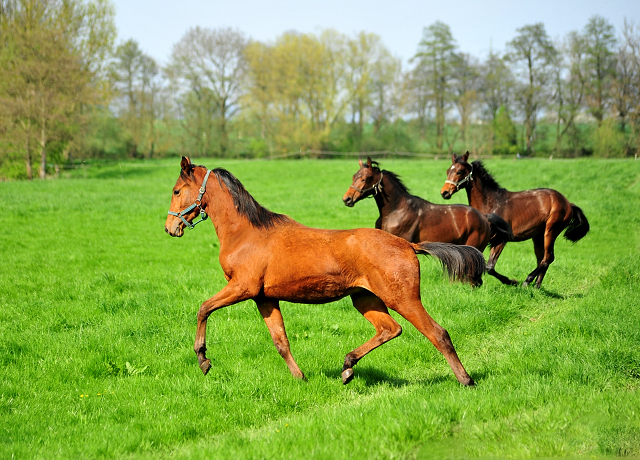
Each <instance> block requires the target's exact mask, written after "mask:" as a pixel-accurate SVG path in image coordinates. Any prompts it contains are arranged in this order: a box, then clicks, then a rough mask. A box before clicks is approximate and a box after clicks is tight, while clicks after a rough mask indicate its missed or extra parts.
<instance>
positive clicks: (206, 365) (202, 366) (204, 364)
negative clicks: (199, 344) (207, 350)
mask: <svg viewBox="0 0 640 460" xmlns="http://www.w3.org/2000/svg"><path fill="white" fill-rule="evenodd" d="M200 369H201V370H202V373H203V374H204V375H207V372H209V369H211V360H209V359H205V360H204V361H202V362H201V363H200Z"/></svg>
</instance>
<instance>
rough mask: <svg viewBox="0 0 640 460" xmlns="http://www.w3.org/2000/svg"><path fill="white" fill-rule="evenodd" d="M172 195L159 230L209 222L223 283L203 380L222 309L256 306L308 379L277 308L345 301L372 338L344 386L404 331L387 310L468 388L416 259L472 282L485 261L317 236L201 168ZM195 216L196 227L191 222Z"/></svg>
mask: <svg viewBox="0 0 640 460" xmlns="http://www.w3.org/2000/svg"><path fill="white" fill-rule="evenodd" d="M180 166H181V171H180V177H179V178H178V180H177V181H176V184H175V186H174V187H173V196H172V198H171V207H170V211H169V216H168V217H167V222H166V224H165V231H166V232H167V233H169V234H170V235H171V236H182V235H183V233H184V228H185V227H186V226H189V227H192V226H194V225H195V224H196V223H198V222H200V221H202V220H203V219H205V218H206V217H207V215H209V216H210V217H211V221H212V222H213V225H214V227H215V230H216V233H217V235H218V239H219V241H220V256H219V258H220V259H219V260H220V265H221V266H222V269H223V271H224V274H225V278H226V279H227V285H226V286H225V287H224V288H223V289H222V290H221V291H220V292H218V293H217V294H216V295H214V296H213V297H211V298H210V299H208V300H206V301H205V302H204V303H203V304H202V306H201V307H200V310H199V311H198V324H197V330H196V340H195V346H194V350H195V352H196V355H197V357H198V363H199V365H200V369H201V370H202V372H203V373H204V374H206V373H207V372H208V371H209V369H210V368H211V361H210V360H209V359H207V357H206V356H205V351H206V346H205V335H206V334H205V331H206V324H207V318H208V317H209V315H210V314H211V313H212V312H213V311H214V310H217V309H219V308H223V307H227V306H229V305H233V304H235V303H238V302H241V301H244V300H248V299H252V300H254V301H255V303H256V305H257V307H258V310H259V311H260V313H261V314H262V317H263V318H264V321H265V323H266V325H267V328H268V329H269V332H270V334H271V338H272V339H273V342H274V344H275V346H276V349H277V350H278V352H279V353H280V355H281V356H282V357H283V358H284V360H285V362H286V363H287V366H288V367H289V370H290V371H291V374H293V376H294V377H298V378H301V379H304V378H305V377H304V374H303V373H302V371H301V370H300V368H299V367H298V364H297V363H296V362H295V360H294V359H293V356H292V355H291V350H290V347H289V340H288V339H287V335H286V332H285V328H284V322H283V319H282V314H281V313H280V307H279V301H280V300H285V301H288V302H296V303H306V304H323V303H327V302H332V301H335V300H338V299H340V298H343V297H346V296H351V300H352V302H353V306H354V307H355V308H356V309H357V310H358V311H359V312H360V313H361V314H362V315H363V316H364V317H365V318H366V319H367V320H368V321H369V322H371V324H372V325H373V327H374V328H375V330H376V333H375V335H374V336H373V338H371V339H370V340H368V341H367V342H365V343H364V344H362V345H361V346H359V347H358V348H356V349H355V350H353V351H351V352H350V353H348V354H347V355H346V356H345V359H344V366H343V369H342V381H343V383H345V384H346V383H349V382H350V381H351V379H352V378H353V369H352V368H353V366H354V365H355V364H356V363H357V362H358V361H359V360H360V359H361V358H362V357H364V356H365V355H366V354H367V353H369V352H370V351H371V350H373V349H375V348H376V347H379V346H380V345H382V344H383V343H385V342H387V341H389V340H391V339H393V338H394V337H397V336H398V335H400V333H401V332H402V329H401V327H400V325H399V324H398V323H397V322H396V321H395V320H394V319H393V318H392V317H391V315H389V311H388V310H387V308H390V309H392V310H394V311H396V312H398V313H399V314H400V315H401V316H403V317H404V318H406V319H407V321H409V322H410V323H411V324H413V325H414V326H415V327H416V328H417V329H418V330H419V331H420V332H421V333H422V334H424V335H425V336H426V337H427V338H428V339H429V340H430V341H431V343H433V345H434V346H435V347H436V348H437V349H438V350H439V351H440V352H441V353H442V354H443V355H444V357H445V359H446V360H447V362H448V363H449V365H450V366H451V369H452V370H453V373H454V374H455V376H456V378H457V379H458V381H459V382H460V383H462V384H463V385H473V380H472V379H471V377H470V376H469V374H467V372H466V370H465V369H464V367H463V366H462V363H461V362H460V360H459V359H458V355H457V353H456V351H455V349H454V347H453V343H452V342H451V339H450V337H449V334H448V333H447V331H446V330H445V329H443V328H442V327H441V326H440V325H439V324H438V323H436V322H435V320H433V318H431V316H430V315H429V314H428V313H427V312H426V310H425V309H424V307H423V305H422V302H421V300H420V264H419V263H418V259H417V257H416V254H426V255H431V256H434V257H436V258H437V259H439V260H440V261H441V262H442V264H443V266H444V268H445V269H446V270H447V272H448V273H449V276H451V277H452V278H454V279H459V280H463V281H464V280H467V281H472V282H473V281H474V280H478V279H479V278H480V277H481V276H482V273H483V272H484V269H485V263H484V258H483V257H482V254H481V253H480V252H479V251H478V250H476V249H475V248H473V247H470V246H453V245H448V244H438V243H433V244H412V243H409V242H407V241H405V240H403V239H402V238H398V237H396V236H393V235H391V234H389V233H386V232H383V231H380V230H376V229H356V230H320V229H315V228H309V227H305V226H304V225H302V224H299V223H298V222H296V221H294V220H293V219H291V218H290V217H288V216H285V215H282V214H276V213H274V212H271V211H269V210H267V209H266V208H264V207H262V206H261V205H260V204H258V202H257V201H256V200H255V199H254V198H253V197H252V196H251V195H250V194H249V193H248V192H247V191H246V189H245V188H244V187H243V186H242V184H241V183H240V181H239V180H238V179H236V178H235V177H234V176H233V175H232V174H231V173H230V172H228V171H226V170H224V169H220V168H216V169H213V170H207V168H205V167H203V166H195V165H192V164H191V161H190V160H189V158H186V157H183V158H182V161H181V164H180ZM198 213H200V216H201V220H200V221H198V222H196V223H193V220H194V219H195V218H196V216H197V215H198Z"/></svg>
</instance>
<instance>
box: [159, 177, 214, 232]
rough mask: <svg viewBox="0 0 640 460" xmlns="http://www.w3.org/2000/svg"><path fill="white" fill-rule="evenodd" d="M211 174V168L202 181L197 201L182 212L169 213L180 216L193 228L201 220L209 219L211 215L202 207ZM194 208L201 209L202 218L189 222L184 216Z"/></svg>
mask: <svg viewBox="0 0 640 460" xmlns="http://www.w3.org/2000/svg"><path fill="white" fill-rule="evenodd" d="M209 174H211V170H210V169H207V175H206V176H204V180H203V181H202V187H200V190H199V194H198V198H196V201H195V202H194V203H193V204H192V205H191V206H189V207H187V208H185V209H183V210H182V211H180V212H173V211H169V214H170V215H172V216H176V217H179V218H180V220H182V222H184V224H185V225H186V226H187V227H189V228H190V229H191V228H194V227H195V226H196V225H198V224H199V223H200V222H202V221H203V220H207V218H208V217H209V216H207V213H206V212H204V209H202V195H204V192H205V190H206V189H207V181H208V180H209ZM193 208H198V209H200V220H199V221H197V222H194V223H191V222H189V221H188V220H187V219H185V218H184V216H185V215H186V214H188V213H189V212H191V210H192V209H193Z"/></svg>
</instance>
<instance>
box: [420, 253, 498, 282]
mask: <svg viewBox="0 0 640 460" xmlns="http://www.w3.org/2000/svg"><path fill="white" fill-rule="evenodd" d="M412 246H413V250H414V251H415V252H416V254H426V255H430V256H433V257H435V258H436V259H438V260H440V262H442V267H443V268H444V270H445V271H446V272H447V274H448V275H449V278H450V279H451V280H454V281H466V282H468V283H470V284H471V285H472V286H481V285H482V275H483V274H484V272H485V270H486V267H487V265H486V263H485V261H484V257H483V256H482V253H481V252H480V251H478V250H477V249H476V248H474V247H473V246H457V245H455V244H449V243H418V244H412Z"/></svg>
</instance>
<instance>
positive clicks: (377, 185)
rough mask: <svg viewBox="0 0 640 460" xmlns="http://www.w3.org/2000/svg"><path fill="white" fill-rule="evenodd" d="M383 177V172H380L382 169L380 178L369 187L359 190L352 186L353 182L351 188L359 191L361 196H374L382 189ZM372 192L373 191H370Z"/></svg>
mask: <svg viewBox="0 0 640 460" xmlns="http://www.w3.org/2000/svg"><path fill="white" fill-rule="evenodd" d="M383 177H384V174H383V173H382V171H380V180H379V181H378V182H376V183H375V184H373V185H372V186H371V187H369V188H365V189H364V190H361V189H359V188H357V187H356V186H354V185H353V184H351V188H352V189H354V190H355V191H356V192H359V193H360V194H361V195H362V198H370V197H372V196H376V195H377V194H378V193H380V192H381V191H382V178H383ZM371 192H373V193H371Z"/></svg>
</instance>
